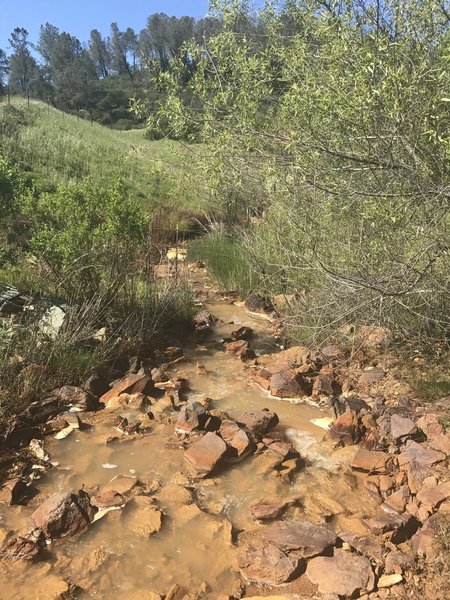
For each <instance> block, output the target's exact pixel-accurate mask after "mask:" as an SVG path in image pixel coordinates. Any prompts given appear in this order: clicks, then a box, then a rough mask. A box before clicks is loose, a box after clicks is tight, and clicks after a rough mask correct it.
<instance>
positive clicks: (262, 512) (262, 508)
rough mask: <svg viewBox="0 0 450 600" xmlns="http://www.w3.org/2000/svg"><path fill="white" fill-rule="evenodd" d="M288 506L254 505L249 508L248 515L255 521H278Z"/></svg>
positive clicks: (286, 503)
mask: <svg viewBox="0 0 450 600" xmlns="http://www.w3.org/2000/svg"><path fill="white" fill-rule="evenodd" d="M288 506H290V502H285V503H284V504H256V505H255V506H252V507H251V508H250V514H251V515H252V518H253V519H255V521H273V520H274V519H278V518H279V517H281V515H282V514H283V513H284V511H285V510H286V509H287V508H288Z"/></svg>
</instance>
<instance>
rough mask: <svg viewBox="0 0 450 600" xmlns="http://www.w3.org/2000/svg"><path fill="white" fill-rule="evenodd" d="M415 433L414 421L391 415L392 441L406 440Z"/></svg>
mask: <svg viewBox="0 0 450 600" xmlns="http://www.w3.org/2000/svg"><path fill="white" fill-rule="evenodd" d="M415 433H417V427H416V424H415V423H414V421H412V420H411V419H408V418H406V417H401V416H400V415H396V414H394V415H391V436H392V437H393V438H394V439H396V440H397V439H401V438H406V437H409V436H411V435H414V434H415Z"/></svg>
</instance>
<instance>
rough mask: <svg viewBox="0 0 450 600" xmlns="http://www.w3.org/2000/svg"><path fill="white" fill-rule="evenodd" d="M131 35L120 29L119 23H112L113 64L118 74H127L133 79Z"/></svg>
mask: <svg viewBox="0 0 450 600" xmlns="http://www.w3.org/2000/svg"><path fill="white" fill-rule="evenodd" d="M129 42H130V40H129V36H128V37H127V35H126V32H123V31H120V29H119V26H118V25H117V23H111V42H110V43H111V57H112V65H113V68H114V70H115V71H116V73H117V74H118V75H123V74H127V75H128V76H129V77H130V79H133V74H132V72H131V69H130V64H129V63H128V51H129Z"/></svg>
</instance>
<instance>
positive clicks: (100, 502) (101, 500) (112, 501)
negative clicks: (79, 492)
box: [91, 490, 126, 508]
mask: <svg viewBox="0 0 450 600" xmlns="http://www.w3.org/2000/svg"><path fill="white" fill-rule="evenodd" d="M125 502H126V500H125V498H124V497H123V496H122V494H119V492H115V491H114V490H101V491H100V492H98V494H96V495H95V496H93V497H92V498H91V504H92V506H95V507H96V508H111V507H115V506H117V507H119V506H123V505H124V504H125Z"/></svg>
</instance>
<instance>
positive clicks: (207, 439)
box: [184, 432, 227, 477]
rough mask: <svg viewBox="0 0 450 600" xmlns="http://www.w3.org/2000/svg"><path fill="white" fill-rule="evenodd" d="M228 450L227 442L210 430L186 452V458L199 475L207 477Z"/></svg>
mask: <svg viewBox="0 0 450 600" xmlns="http://www.w3.org/2000/svg"><path fill="white" fill-rule="evenodd" d="M226 451H227V445H226V444H225V442H224V441H223V440H222V438H220V437H219V436H218V435H216V434H215V433H213V432H208V433H207V434H206V435H204V436H203V437H202V439H201V440H199V441H198V442H195V443H194V444H192V446H190V447H189V448H188V449H187V450H186V451H185V452H184V460H185V461H186V462H187V463H188V465H189V466H190V467H191V468H192V469H193V471H194V472H195V474H196V475H197V476H199V477H206V475H208V474H209V473H210V472H211V471H212V470H213V469H214V467H215V466H216V464H217V463H218V462H219V460H220V459H221V458H222V457H223V455H224V454H225V452H226Z"/></svg>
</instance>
